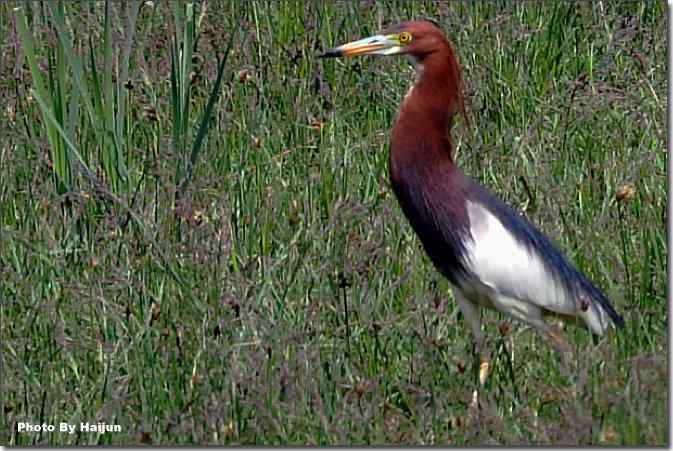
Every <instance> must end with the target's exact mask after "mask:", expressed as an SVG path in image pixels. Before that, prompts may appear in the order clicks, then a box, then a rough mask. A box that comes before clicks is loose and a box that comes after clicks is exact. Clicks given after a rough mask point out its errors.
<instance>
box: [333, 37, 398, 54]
mask: <svg viewBox="0 0 673 451" xmlns="http://www.w3.org/2000/svg"><path fill="white" fill-rule="evenodd" d="M395 38H396V35H388V36H385V35H376V36H370V37H368V38H364V39H360V40H358V41H353V42H349V43H348V44H344V45H341V46H339V47H334V48H333V49H329V50H327V51H326V52H325V53H323V54H322V55H320V58H337V57H341V56H358V55H393V54H395V53H398V52H399V51H400V49H401V47H400V43H399V41H398V40H397V39H395Z"/></svg>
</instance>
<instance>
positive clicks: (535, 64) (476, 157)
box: [0, 0, 670, 445]
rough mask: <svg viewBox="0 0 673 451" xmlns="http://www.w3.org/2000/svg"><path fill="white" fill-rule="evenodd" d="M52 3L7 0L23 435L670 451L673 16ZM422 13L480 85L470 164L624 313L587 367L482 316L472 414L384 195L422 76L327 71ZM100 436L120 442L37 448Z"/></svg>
mask: <svg viewBox="0 0 673 451" xmlns="http://www.w3.org/2000/svg"><path fill="white" fill-rule="evenodd" d="M55 5H56V3H55V2H41V3H38V2H31V3H28V2H15V3H13V2H3V3H2V4H0V36H2V58H1V60H0V64H1V66H0V97H1V98H2V99H4V100H3V103H2V109H1V111H0V116H1V117H0V132H1V133H2V136H3V139H2V143H1V144H0V145H1V148H0V160H1V164H0V218H1V223H0V227H1V228H0V240H1V241H0V273H1V274H0V275H1V277H0V281H1V282H0V283H1V284H2V285H1V286H0V295H1V297H2V318H1V319H2V326H1V330H2V373H3V377H2V399H1V404H2V405H3V408H4V414H3V415H2V420H1V421H2V422H3V424H2V425H1V427H0V431H2V432H1V433H2V434H3V437H2V442H3V443H5V444H12V445H31V444H52V445H62V444H96V443H101V444H134V443H152V444H187V443H200V444H235V443H240V444H508V445H514V444H557V445H558V444H572V445H586V444H599V443H605V444H622V443H624V444H631V445H642V444H650V445H663V444H668V443H669V440H670V438H669V434H668V422H669V417H668V405H667V402H668V400H667V395H666V393H668V367H667V361H668V347H667V315H668V310H667V302H666V298H667V291H666V270H667V267H666V258H667V241H666V231H665V230H666V219H667V218H666V203H667V187H666V165H667V160H666V159H667V154H666V149H665V145H666V131H665V124H666V119H665V117H666V104H667V98H666V95H667V94H666V87H667V81H666V72H667V71H666V65H665V63H664V62H665V61H666V37H665V36H666V35H665V30H666V20H665V7H664V5H663V2H655V1H640V2H593V3H589V2H580V3H567V2H564V3H555V2H539V3H536V2H520V3H514V2H470V3H461V2H446V3H444V2H437V3H435V2H420V1H419V2H407V1H392V2H391V1H389V0H387V1H363V2H360V3H355V2H343V3H336V2H323V3H321V2H305V1H303V0H296V1H295V0H283V1H278V2H266V1H260V2H256V1H251V2H240V3H236V2H233V3H222V4H220V3H217V4H216V2H203V3H198V4H196V5H195V6H194V10H193V16H190V11H189V10H188V7H187V5H186V4H182V3H181V4H169V3H167V2H154V5H152V4H151V2H146V3H145V4H144V5H143V6H142V7H141V8H140V9H139V10H138V11H135V9H134V7H133V6H128V5H127V6H122V4H121V3H117V2H111V3H110V5H109V7H108V8H107V9H106V6H105V4H104V3H102V2H91V3H81V4H76V3H75V2H66V5H67V6H66V7H65V9H63V10H60V9H59V8H58V7H56V6H55ZM16 6H21V8H20V10H18V11H16V10H14V7H16ZM136 13H137V15H136ZM24 16H25V17H26V23H27V24H28V26H27V28H26V29H25V30H24V35H23V38H22V34H21V31H22V30H21V23H23V22H22V20H23V18H24ZM190 17H192V19H190ZM425 17H427V18H432V19H434V20H436V21H437V22H439V23H440V24H441V26H442V27H443V29H444V30H446V32H447V33H448V35H449V37H450V39H451V40H452V42H453V43H454V47H455V48H456V50H457V53H458V55H459V58H460V62H461V64H462V66H463V73H464V78H465V80H466V83H467V99H468V108H469V112H470V119H471V123H472V127H467V126H466V125H465V122H459V123H458V126H457V127H456V129H455V130H454V136H455V138H456V142H457V144H458V156H457V158H458V162H459V165H460V166H461V167H462V168H463V169H464V170H465V171H466V172H467V173H468V174H470V175H472V176H473V177H474V178H475V179H477V180H479V181H480V182H482V183H483V184H485V185H487V186H488V187H489V188H490V189H491V190H493V191H494V192H496V193H498V195H499V196H501V197H502V198H504V199H505V200H507V201H508V202H509V203H511V204H512V205H514V206H515V207H517V208H518V209H520V210H522V211H525V213H526V214H527V215H528V216H529V217H530V218H531V219H532V220H533V221H534V222H535V223H537V224H538V225H539V226H540V227H541V228H542V230H544V231H545V232H546V233H547V234H548V235H550V236H551V237H553V238H554V239H555V240H556V242H557V243H558V244H559V245H560V247H561V248H562V249H564V250H565V252H566V253H567V254H568V256H569V257H570V258H571V260H573V261H574V262H575V263H576V264H577V265H578V267H579V268H581V269H582V270H583V271H584V272H585V273H587V274H588V275H589V276H590V277H591V278H592V279H593V280H595V281H596V283H597V284H598V286H600V287H601V288H602V289H603V290H604V291H605V292H606V293H607V294H608V296H609V297H610V298H611V300H612V301H613V303H614V305H615V307H616V308H617V310H618V311H620V312H621V313H622V314H623V315H624V318H625V320H626V328H625V329H624V330H623V331H621V332H619V333H611V334H610V335H609V336H607V337H606V338H605V339H602V340H593V339H592V337H591V336H590V334H589V333H588V332H587V331H586V330H584V329H578V328H575V327H572V326H569V327H568V328H567V329H566V330H567V332H568V334H569V337H570V339H571V341H572V342H573V343H574V345H575V346H576V351H577V352H576V358H575V360H574V361H573V362H571V363H570V364H568V365H566V364H562V363H561V362H560V361H559V358H558V355H557V354H555V353H554V351H552V350H551V349H550V348H549V346H548V345H547V344H546V343H545V342H544V340H542V339H541V338H540V337H539V336H537V335H536V334H535V333H533V331H532V330H530V328H527V327H524V326H522V325H521V324H519V323H511V324H510V323H509V322H508V321H507V319H506V318H503V317H501V316H499V315H497V314H496V313H492V312H489V313H486V314H485V319H486V326H485V327H486V328H487V330H488V333H489V337H490V346H491V347H492V349H493V350H494V351H493V352H494V355H495V359H496V360H495V368H494V372H493V374H492V377H491V379H490V381H489V383H488V385H487V393H486V396H485V406H484V408H483V409H482V410H481V411H480V413H479V415H480V417H479V418H478V419H470V418H469V417H468V416H467V407H468V403H469V400H470V397H471V391H472V389H473V387H474V386H475V368H474V367H473V364H472V359H473V345H472V341H471V337H470V335H469V332H468V330H467V329H466V327H465V325H464V323H463V321H462V317H461V314H460V313H459V312H458V310H457V306H456V304H455V303H454V301H453V299H452V296H451V294H450V293H449V291H448V286H447V284H446V282H445V281H444V280H443V279H442V278H441V277H440V276H439V275H438V274H437V273H436V272H435V271H434V269H433V268H432V266H431V264H430V262H429V261H428V259H427V258H426V256H425V255H424V253H423V252H422V250H421V248H420V245H419V242H418V241H417V240H416V238H415V237H414V235H413V233H412V231H411V229H410V227H409V225H408V224H407V223H406V221H405V219H404V218H403V216H402V214H401V211H400V210H399V208H398V205H397V203H396V200H395V199H394V196H393V195H392V192H391V189H390V187H389V184H388V181H387V148H388V139H389V138H388V136H389V131H390V128H391V123H392V121H393V118H394V115H395V112H396V109H397V106H398V104H399V102H400V100H401V97H402V96H403V94H404V92H406V90H407V88H408V86H409V85H410V83H412V81H413V79H414V75H413V72H412V70H411V68H410V67H408V65H407V63H406V61H404V60H403V59H383V58H369V59H358V60H349V61H345V62H344V61H332V60H330V61H322V60H318V59H317V58H316V54H318V53H319V52H320V51H321V50H322V49H325V48H327V47H329V46H332V45H334V44H337V43H343V42H345V41H347V40H351V39H353V38H357V37H362V36H366V35H369V34H373V33H374V32H376V31H377V30H379V29H380V28H382V27H384V26H387V25H390V24H393V23H395V22H397V21H399V20H402V19H407V18H425ZM106 18H107V19H106ZM132 30H134V33H133V34H131V31H132ZM234 33H236V34H235V35H234ZM31 36H32V42H33V47H34V49H30V48H29V47H28V46H27V44H28V41H29V40H30V37H31ZM232 36H233V39H234V42H233V46H232V48H231V51H230V52H229V53H227V52H226V49H227V46H228V44H229V42H230V39H232ZM183 44H184V47H182V46H183ZM174 46H177V47H174ZM172 48H176V50H175V51H174V52H173V54H174V55H173V57H171V49H172ZM180 48H182V49H183V51H181V50H180ZM32 50H34V52H33V53H34V55H33V56H32V59H31V51H32ZM192 50H193V53H191V51H192ZM224 55H227V60H226V62H224V64H223V66H222V67H223V73H222V85H221V86H220V89H215V90H213V87H214V83H215V82H216V78H217V75H218V58H222V57H223V56H224ZM39 78H41V80H39ZM40 83H41V88H40ZM213 91H215V92H217V93H219V96H218V97H217V98H216V97H214V96H212V92H213ZM209 100H212V101H213V102H214V103H212V106H213V108H212V111H211V113H212V114H211V117H210V118H211V122H210V128H209V129H206V128H203V127H201V126H202V124H203V123H204V117H205V116H204V114H205V113H207V103H208V101H209ZM206 116H207V115H206ZM199 130H201V131H202V132H201V133H199ZM206 131H207V133H205V132H206ZM199 135H200V136H201V137H202V138H205V139H203V140H202V141H201V142H202V145H199V144H198V141H199V140H198V137H199ZM190 162H194V163H195V164H193V165H192V164H191V163H190ZM85 167H86V169H84V168H85ZM190 168H193V171H191V169H190ZM82 421H89V422H98V421H101V422H105V423H108V424H117V425H120V426H121V428H122V432H121V433H105V434H95V433H75V434H72V435H69V434H64V433H59V432H54V433H49V432H46V433H25V432H21V433H20V432H18V423H19V422H30V423H33V424H41V423H47V424H55V425H57V427H58V424H59V423H60V422H65V423H70V424H79V422H82Z"/></svg>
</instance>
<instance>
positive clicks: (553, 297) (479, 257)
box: [465, 184, 623, 335]
mask: <svg viewBox="0 0 673 451" xmlns="http://www.w3.org/2000/svg"><path fill="white" fill-rule="evenodd" d="M475 185H476V184H475ZM475 193H477V194H479V196H478V197H476V198H473V199H469V200H468V201H467V212H468V216H469V221H470V233H471V235H472V238H473V239H472V240H468V243H467V245H466V253H465V264H466V266H467V267H468V271H469V272H471V273H472V274H473V275H474V276H475V277H476V278H477V279H478V280H479V281H480V282H481V283H483V284H485V285H487V286H489V287H490V288H491V289H492V290H495V292H496V293H499V294H501V295H503V296H507V297H508V298H513V299H518V300H520V301H523V302H526V303H530V304H533V305H536V306H538V307H540V308H543V309H545V310H548V311H551V312H556V313H561V314H564V315H573V316H575V315H578V316H580V317H582V319H583V320H584V321H585V322H586V323H587V325H588V326H589V327H590V328H591V329H592V330H593V331H594V332H595V333H596V334H599V335H602V334H603V333H604V331H605V329H606V328H607V326H608V318H607V315H609V316H611V317H613V319H614V320H615V322H616V323H617V324H618V325H620V323H623V321H622V319H621V318H620V317H619V315H617V313H616V312H615V311H614V309H613V308H612V306H611V305H610V303H609V302H608V300H607V299H606V298H605V296H604V295H603V293H601V292H600V290H598V289H597V288H596V287H594V286H593V284H591V282H590V281H589V280H588V279H587V278H586V277H585V276H584V275H582V274H581V273H580V272H579V271H577V270H576V269H575V268H574V267H573V266H572V265H571V264H570V263H569V262H568V261H567V260H566V259H565V258H564V257H563V255H562V254H561V253H560V252H559V251H558V250H557V249H556V248H555V247H554V245H553V244H552V243H551V242H550V241H549V240H548V239H547V238H546V237H545V236H544V235H543V234H542V233H541V232H540V231H539V230H537V229H536V228H535V227H534V226H533V225H532V224H531V223H530V222H528V221H527V220H526V219H525V218H523V217H522V216H521V215H519V214H517V213H516V212H514V210H512V209H511V208H509V207H508V206H506V205H505V204H504V203H502V202H500V201H499V200H498V199H496V198H494V197H493V196H491V195H490V193H488V192H486V191H485V190H483V188H481V187H479V190H477V191H475ZM606 314H607V315H606Z"/></svg>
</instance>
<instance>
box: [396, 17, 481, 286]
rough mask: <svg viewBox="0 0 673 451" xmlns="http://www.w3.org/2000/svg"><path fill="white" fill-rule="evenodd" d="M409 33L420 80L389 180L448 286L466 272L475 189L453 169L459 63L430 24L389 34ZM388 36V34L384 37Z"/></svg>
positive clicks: (401, 120)
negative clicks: (464, 260)
mask: <svg viewBox="0 0 673 451" xmlns="http://www.w3.org/2000/svg"><path fill="white" fill-rule="evenodd" d="M401 30H406V31H408V32H410V33H411V34H412V36H413V40H412V43H411V44H410V45H409V46H407V47H405V49H404V50H403V52H401V53H405V54H407V55H409V56H410V57H411V58H412V61H413V62H414V64H415V65H416V69H417V72H418V80H417V81H416V83H415V84H414V86H413V88H412V89H411V90H410V91H409V93H408V94H407V96H406V97H405V99H404V101H403V102H402V106H401V107H400V111H399V113H398V115H397V119H396V121H395V126H394V128H393V137H392V143H391V149H390V163H389V164H390V180H391V184H392V187H393V189H394V191H395V194H396V195H397V198H398V200H399V203H400V206H401V207H402V210H403V211H404V213H405V216H406V217H407V218H408V220H409V222H410V223H411V226H412V227H413V229H414V231H415V232H416V234H417V235H418V237H419V238H420V240H421V242H422V243H423V246H424V248H425V250H426V252H427V253H428V255H429V256H430V259H431V260H432V261H433V263H434V264H435V266H436V267H437V268H438V269H439V270H440V271H441V272H442V273H443V274H444V275H445V276H446V277H448V278H449V280H451V281H453V282H456V279H455V277H456V276H459V275H460V273H461V272H462V271H463V267H462V263H461V258H460V257H461V256H462V254H463V250H464V247H463V236H465V235H466V234H467V233H468V227H469V223H468V219H467V213H466V209H465V199H466V198H467V195H468V191H469V189H470V187H471V184H470V180H469V179H468V178H467V177H465V176H464V175H463V174H462V173H461V172H460V171H458V169H457V168H456V167H455V165H454V163H453V158H452V157H453V155H452V154H453V144H452V142H451V135H450V131H451V126H452V124H453V116H454V115H455V114H456V113H458V112H460V113H463V115H464V105H463V95H462V81H461V77H460V69H459V66H458V61H457V60H456V56H455V54H454V52H453V49H452V48H451V45H450V44H449V42H448V41H447V39H446V38H445V37H444V34H443V33H442V32H441V31H440V30H439V29H438V28H437V27H435V26H434V25H432V24H431V23H429V22H404V23H401V24H400V25H398V26H396V27H394V28H392V29H391V30H388V31H387V32H386V33H395V32H399V31H401ZM384 34H385V33H384Z"/></svg>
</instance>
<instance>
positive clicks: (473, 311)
mask: <svg viewBox="0 0 673 451" xmlns="http://www.w3.org/2000/svg"><path fill="white" fill-rule="evenodd" d="M358 55H404V56H406V57H407V58H408V59H409V60H410V62H411V64H412V65H413V67H414V68H415V72H416V80H415V82H414V83H413V85H412V86H411V88H410V89H409V91H408V92H407V94H406V95H405V96H404V99H403V100H402V103H401V105H400V107H399V111H398V113H397V116H396V118H395V121H394V126H393V130H392V138H391V142H390V150H389V161H388V169H389V179H390V184H391V187H392V189H393V192H394V193H395V196H396V198H397V200H398V203H399V205H400V207H401V210H402V212H403V213H404V215H405V216H406V218H407V220H408V222H409V224H410V225H411V227H412V229H413V230H414V232H415V234H416V235H417V237H418V239H419V240H420V242H421V244H422V247H423V248H424V249H425V252H426V253H427V255H428V257H429V259H430V260H431V262H432V263H433V265H434V266H435V268H436V269H437V270H438V271H439V272H440V273H441V274H442V275H443V276H445V277H446V279H448V281H449V284H450V286H451V289H452V291H453V294H454V298H455V300H456V302H457V304H458V307H459V309H460V311H461V312H462V316H463V319H464V321H465V322H466V323H467V324H468V325H469V328H470V329H471V333H472V335H473V338H474V341H475V350H476V356H477V358H478V360H477V361H476V364H478V368H479V387H480V389H481V388H483V386H484V384H485V383H486V380H487V377H488V375H489V372H490V369H491V358H490V353H489V352H488V349H487V347H486V334H485V333H484V332H483V331H482V327H481V326H482V325H481V310H482V308H490V309H494V310H496V311H498V312H500V313H501V314H504V315H507V316H509V317H512V318H514V319H515V320H518V321H521V322H523V323H525V324H528V325H530V326H532V327H533V328H534V329H536V330H537V331H538V332H539V333H540V334H542V335H543V336H544V337H546V338H548V339H549V341H550V342H551V344H552V345H553V347H554V348H555V349H557V350H560V351H561V352H562V351H563V349H569V347H568V346H567V341H566V338H565V337H564V336H563V332H562V330H560V329H559V328H557V327H554V326H553V325H552V324H550V323H548V322H547V321H546V320H545V319H546V317H547V316H557V317H559V318H561V319H566V320H574V321H577V319H578V318H579V319H581V320H582V323H583V324H585V325H586V326H587V327H588V329H590V330H591V332H593V333H594V334H595V335H598V336H602V335H604V334H605V333H606V331H607V329H608V328H609V325H610V323H612V324H614V325H615V326H616V327H618V328H622V327H624V320H623V318H622V317H621V316H620V315H619V314H618V313H617V312H616V310H615V309H614V307H613V306H612V305H611V304H610V301H609V300H608V298H607V297H606V296H605V294H604V293H603V292H602V291H601V290H600V289H599V288H597V287H596V286H595V285H594V284H593V283H592V282H591V281H590V280H589V279H588V278H587V277H586V276H585V275H584V274H582V273H581V272H580V271H579V270H578V269H577V268H576V267H575V266H573V264H572V263H571V262H570V261H569V260H568V259H567V258H566V257H565V256H564V255H563V254H562V252H561V251H560V250H559V248H558V247H557V246H556V245H555V244H553V242H552V241H551V240H550V239H549V238H547V237H546V236H545V235H544V234H543V233H542V232H541V231H540V230H539V229H538V228H537V227H536V226H535V225H533V223H532V222H530V221H529V220H528V219H526V218H525V217H524V216H523V215H522V214H521V213H519V212H517V211H516V210H514V209H513V208H512V207H510V206H508V205H507V204H505V203H504V202H503V201H502V200H500V199H499V198H498V197H497V196H496V195H494V194H492V193H491V192H490V191H489V190H488V189H487V188H485V187H484V186H482V185H480V184H479V183H477V182H476V181H475V180H473V179H472V178H470V177H469V176H468V175H466V174H465V173H463V172H462V171H461V170H460V169H459V168H458V166H457V165H456V161H454V144H453V141H452V139H451V129H452V125H453V121H454V117H456V115H457V114H462V115H463V117H465V118H467V116H466V112H465V102H464V94H463V80H462V76H461V69H460V66H459V64H458V60H457V57H456V53H455V52H454V50H453V47H452V45H451V43H450V42H449V40H448V39H447V37H446V35H445V34H444V33H443V32H442V30H441V29H440V28H439V26H438V24H436V23H434V22H432V21H426V20H418V21H405V22H402V23H399V24H397V25H394V26H392V27H390V28H388V29H386V30H385V31H383V32H381V33H379V34H377V35H374V36H370V37H367V38H364V39H359V40H356V41H353V42H349V43H346V44H343V45H340V46H338V47H334V48H330V49H328V50H326V51H325V52H324V53H323V54H322V55H319V57H320V58H337V57H353V56H358ZM476 400H477V390H476V389H475V391H474V394H473V400H472V401H473V403H475V402H477V401H476Z"/></svg>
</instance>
